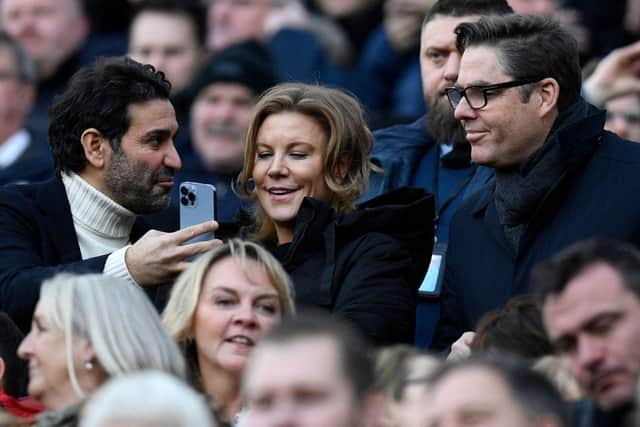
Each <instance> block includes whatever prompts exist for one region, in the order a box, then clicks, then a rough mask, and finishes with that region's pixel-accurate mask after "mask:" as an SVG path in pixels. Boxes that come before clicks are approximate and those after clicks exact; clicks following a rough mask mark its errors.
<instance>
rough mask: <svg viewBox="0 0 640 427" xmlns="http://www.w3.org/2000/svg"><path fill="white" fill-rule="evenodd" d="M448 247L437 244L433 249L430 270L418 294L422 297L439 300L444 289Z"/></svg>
mask: <svg viewBox="0 0 640 427" xmlns="http://www.w3.org/2000/svg"><path fill="white" fill-rule="evenodd" d="M446 253H447V246H446V245H443V244H439V243H437V244H436V245H435V246H434V248H433V254H432V255H431V262H430V263H429V269H428V270H427V274H426V275H425V276H424V279H423V280H422V283H421V284H420V288H418V294H419V295H420V296H421V297H427V298H437V297H439V296H440V290H441V289H442V279H443V278H444V267H445V254H446Z"/></svg>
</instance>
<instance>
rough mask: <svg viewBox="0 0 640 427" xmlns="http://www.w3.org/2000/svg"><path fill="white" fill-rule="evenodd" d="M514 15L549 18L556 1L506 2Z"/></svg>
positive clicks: (555, 7)
mask: <svg viewBox="0 0 640 427" xmlns="http://www.w3.org/2000/svg"><path fill="white" fill-rule="evenodd" d="M507 3H509V6H511V8H512V9H513V11H514V12H515V13H522V14H530V15H543V16H549V15H552V14H553V12H554V11H555V10H556V9H557V6H558V5H557V3H556V0H507Z"/></svg>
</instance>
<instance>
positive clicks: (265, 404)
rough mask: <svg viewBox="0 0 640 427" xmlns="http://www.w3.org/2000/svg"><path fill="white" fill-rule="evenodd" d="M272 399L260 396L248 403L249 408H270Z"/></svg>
mask: <svg viewBox="0 0 640 427" xmlns="http://www.w3.org/2000/svg"><path fill="white" fill-rule="evenodd" d="M272 403H273V399H272V398H271V396H260V397H258V398H256V399H253V400H252V401H251V403H250V407H251V408H253V409H259V410H263V411H264V410H266V409H269V408H270V407H271V406H272Z"/></svg>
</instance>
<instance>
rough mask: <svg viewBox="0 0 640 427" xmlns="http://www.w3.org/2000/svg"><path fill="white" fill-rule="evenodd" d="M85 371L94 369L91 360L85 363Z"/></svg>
mask: <svg viewBox="0 0 640 427" xmlns="http://www.w3.org/2000/svg"><path fill="white" fill-rule="evenodd" d="M84 369H86V370H87V371H90V370H92V369H93V363H91V361H90V360H87V361H86V362H84Z"/></svg>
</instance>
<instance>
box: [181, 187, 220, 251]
mask: <svg viewBox="0 0 640 427" xmlns="http://www.w3.org/2000/svg"><path fill="white" fill-rule="evenodd" d="M215 219H216V187H214V186H213V185H211V184H203V183H199V182H183V183H182V184H180V229H181V230H182V229H183V228H186V227H189V226H191V225H195V224H201V223H203V222H206V221H215ZM213 238H215V236H214V234H213V233H205V234H202V235H200V236H197V237H194V238H193V239H191V240H188V241H186V242H185V244H190V243H195V242H200V241H203V240H211V239H213Z"/></svg>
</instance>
